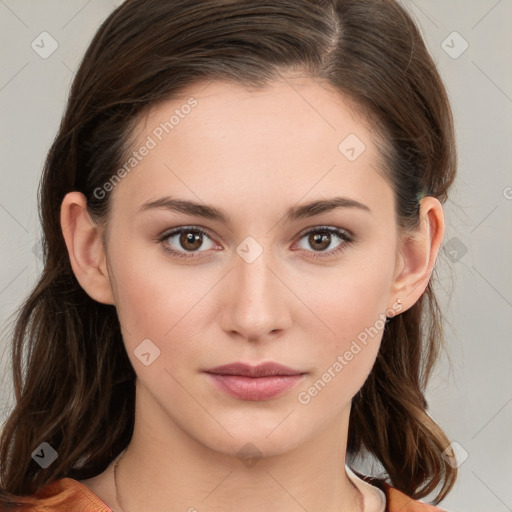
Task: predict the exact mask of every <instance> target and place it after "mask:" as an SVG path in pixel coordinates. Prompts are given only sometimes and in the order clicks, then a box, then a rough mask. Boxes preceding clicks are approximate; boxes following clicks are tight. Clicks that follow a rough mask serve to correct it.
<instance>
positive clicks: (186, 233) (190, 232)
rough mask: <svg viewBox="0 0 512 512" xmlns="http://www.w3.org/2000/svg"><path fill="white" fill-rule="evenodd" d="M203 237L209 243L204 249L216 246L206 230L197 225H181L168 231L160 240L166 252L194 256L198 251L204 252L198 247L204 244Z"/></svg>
mask: <svg viewBox="0 0 512 512" xmlns="http://www.w3.org/2000/svg"><path fill="white" fill-rule="evenodd" d="M205 238H206V239H208V240H209V243H210V246H209V247H206V250H207V249H212V248H214V247H216V245H215V244H214V243H213V241H212V239H211V238H210V236H209V235H208V233H206V231H203V230H202V229H199V228H197V227H188V226H182V227H180V228H176V229H173V230H172V231H168V232H167V233H165V234H164V235H163V236H162V237H161V238H160V242H162V246H163V250H164V251H165V252H166V253H169V254H172V255H173V256H177V257H178V258H195V257H197V253H198V252H204V251H199V250H198V249H200V248H201V247H203V246H204V240H205ZM207 245H208V244H207ZM203 248H204V247H203ZM187 253H188V254H187Z"/></svg>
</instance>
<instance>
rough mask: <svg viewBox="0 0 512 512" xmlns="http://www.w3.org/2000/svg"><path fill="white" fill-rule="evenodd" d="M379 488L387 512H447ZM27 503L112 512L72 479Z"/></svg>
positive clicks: (34, 509) (36, 508) (31, 511)
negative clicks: (382, 494)
mask: <svg viewBox="0 0 512 512" xmlns="http://www.w3.org/2000/svg"><path fill="white" fill-rule="evenodd" d="M379 487H381V489H382V490H383V491H384V493H385V495H386V501H387V505H386V512H444V511H443V510H442V509H440V508H437V507H434V506H432V505H428V504H426V503H422V502H420V501H416V500H413V499H411V498H409V497H408V496H407V495H406V494H404V493H403V492H401V491H399V490H398V489H395V488H394V487H391V486H390V485H388V484H386V483H384V484H383V486H379ZM24 500H26V502H27V503H30V505H29V506H28V507H27V508H24V509H23V512H25V511H26V512H113V511H112V509H110V508H109V507H108V505H107V504H106V503H105V502H103V501H102V500H101V499H100V498H99V497H98V496H96V494H94V493H93V492H92V491H91V490H90V489H89V488H88V487H87V486H85V485H84V484H82V483H80V482H79V481H78V480H74V479H72V478H61V479H59V480H55V481H54V482H52V483H51V484H48V485H47V486H46V487H44V488H43V489H40V490H39V491H38V492H37V493H36V494H35V495H34V496H33V497H29V498H24Z"/></svg>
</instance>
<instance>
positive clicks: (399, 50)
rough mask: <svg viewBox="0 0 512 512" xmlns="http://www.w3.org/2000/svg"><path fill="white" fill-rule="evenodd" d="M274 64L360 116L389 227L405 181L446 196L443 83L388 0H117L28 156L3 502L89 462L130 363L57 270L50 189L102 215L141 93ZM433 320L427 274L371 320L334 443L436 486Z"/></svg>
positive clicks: (389, 471) (102, 445)
mask: <svg viewBox="0 0 512 512" xmlns="http://www.w3.org/2000/svg"><path fill="white" fill-rule="evenodd" d="M292 69H295V70H301V71H305V72H306V73H307V74H309V75H310V76H313V77H316V78H319V79H321V80H324V81H325V82H327V83H328V84H330V85H332V86H333V87H334V88H335V89H336V90H337V91H339V93H340V94H342V95H344V97H345V98H347V99H349V100H350V101H351V102H352V103H353V104H354V105H356V106H357V107H358V109H359V110H360V112H362V113H364V119H365V120H366V121H368V122H371V123H372V125H373V126H375V127H376V128H377V133H378V134H379V136H380V138H381V139H382V140H383V141H384V144H382V145H381V146H380V147H381V150H382V156H383V169H382V171H383V172H384V173H385V175H386V176H387V178H388V179H389V182H390V183H391V185H392V186H393V189H394V191H395V197H396V218H397V222H398V224H399V225H400V226H401V227H402V228H404V229H414V227H415V226H417V223H418V218H419V215H418V213H419V202H418V201H419V199H420V198H421V197H422V196H423V195H431V196H434V197H436V198H438V199H439V200H440V201H441V202H444V201H445V200H446V199H447V191H448V189H449V187H450V185H451V184H452V182H453V180H454V177H455V169H456V157H455V143H454V133H453V122H452V114H451V110H450V106H449V103H448V98H447V94H446V91H445V88H444V86H443V83H442V81H441V79H440V77H439V74H438V72H437V70H436V67H435V65H434V63H433V61H432V59H431V57H430V55H429V54H428V52H427V50H426V48H425V44H424V42H423V40H422V38H421V35H420V33H419V31H418V29H417V27H416V26H415V24H414V22H413V21H412V20H411V18H410V17H409V15H408V14H407V13H406V11H405V10H404V9H403V8H402V7H401V6H400V5H399V4H398V3H397V2H396V1H394V0H293V1H290V0H237V1H233V0H175V1H172V2H164V1H161V0H127V1H126V2H125V3H124V4H123V5H121V7H119V8H118V9H116V10H115V11H114V12H113V13H112V14H111V15H110V16H109V17H108V18H107V19H106V20H105V21H104V22H103V24H102V25H101V27H100V28H99V29H98V31H97V33H96V35H95V37H94V39H93V40H92V42H91V44H90V45H89V47H88V49H87V51H86V53H85V56H84V58H83V60H82V62H81V65H80V67H79V69H78V72H77V74H76V77H75V79H74V82H73V84H72V88H71V91H70V95H69V99H68V103H67V107H66V111H65V113H64V116H63V119H62V122H61V125H60V127H59V130H58V133H57V136H56V138H55V140H54V142H53V144H52V146H51V148H50V150H49V153H48V155H47V159H46V162H45V166H44V171H43V176H42V181H41V185H40V190H39V194H40V196H39V204H40V215H41V219H42V227H43V234H44V238H43V242H44V270H43V271H42V274H41V276H40V277H39V280H38V282H37V284H36V286H35V287H34V289H33V291H32V292H31V294H30V295H29V297H28V298H27V299H26V301H25V302H24V304H23V307H22V308H21V309H20V311H19V313H18V315H17V317H16V322H15V325H14V329H13V349H12V366H13V375H14V389H15V399H16V404H15V407H14V409H13V410H12V412H11V414H10V416H9V418H8V420H7V422H6V423H5V425H4V429H3V432H2V436H1V443H0V463H1V467H0V483H1V485H0V487H1V488H2V489H3V490H2V495H3V499H4V501H3V502H4V503H6V504H7V503H9V497H10V498H11V499H14V498H13V496H14V495H18V496H26V495H30V494H33V493H34V492H35V491H37V490H38V489H40V488H41V487H43V486H44V485H46V484H48V483H50V482H52V481H54V480H55V479H57V478H62V477H64V476H69V477H71V478H77V479H82V478H89V477H92V476H95V475H97V474H99V473H100V472H102V471H104V470H105V468H106V467H107V465H108V464H109V463H110V462H111V461H112V459H113V458H114V457H115V456H116V455H117V454H118V453H119V452H120V451H121V450H122V449H123V448H125V447H126V446H127V444H128V443H129V441H130V438H131V435H132V430H133V424H134V413H135V405H134V399H135V377H136V375H135V372H134V370H133V368H132V366H131V364H130V361H129V359H128V356H127V354H126V352H125V348H124V345H123V340H122V336H121V331H120V326H119V321H118V318H117V314H116V309H115V307H114V306H110V305H105V304H100V303H98V302H96V301H94V300H93V299H91V298H90V297H89V296H88V295H87V294H86V293H85V291H84V290H83V289H82V288H81V286H80V285H79V283H78V281H77V280H76V278H75V276H74V273H73V271H72V268H71V265H70V261H69V257H68V253H67V249H66V246H65V243H64V239H63V236H62V231H61V229H62V228H61V226H60V205H61V203H62V200H63V198H64V196H65V195H66V194H67V193H68V192H70V191H73V190H78V191H80V192H82V193H83V194H85V196H86V197H87V200H88V209H89V211H90V213H91V215H93V217H94V218H96V219H99V220H100V221H102V222H105V221H106V220H107V218H108V208H109V204H110V203H109V201H108V196H107V197H106V198H102V199H99V198H98V197H97V194H94V191H95V189H96V188H97V187H101V186H102V185H103V184H104V183H105V182H107V181H108V180H109V179H110V178H111V177H112V176H113V175H114V173H115V171H116V170H117V169H118V168H119V166H120V165H122V162H124V161H126V156H127V155H128V154H129V153H130V151H131V150H133V148H131V147H130V140H131V139H130V137H131V134H132V133H133V129H134V127H135V126H136V123H137V122H138V121H139V119H140V118H141V116H142V115H144V113H147V112H148V109H149V108H151V107H153V106H154V105H155V104H156V103H158V102H161V101H163V100H167V99H170V98H172V97H173V95H175V94H177V92H178V91H181V90H183V89H184V88H186V87H187V86H188V85H190V84H192V83H194V82H197V81H199V80H203V79H206V80H211V79H226V80H231V81H232V82H233V83H237V84H242V85H244V86H247V87H264V86H265V85H266V84H268V83H269V82H270V81H271V80H272V79H275V78H278V77H279V74H280V73H281V72H282V71H284V70H292ZM442 320H443V319H442V314H441V310H440V308H439V306H438V304H437V302H436V298H435V295H434V291H433V288H432V280H430V282H429V284H428V286H427V288H426V290H425V293H424V294H423V295H422V296H421V297H420V299H419V300H418V301H417V302H416V304H414V306H413V307H411V308H410V309H409V310H407V311H405V312H404V313H402V314H400V315H398V316H396V317H395V318H393V319H392V320H391V321H390V322H389V323H388V324H387V325H386V328H385V329H384V334H383V339H382V345H381V349H380V352H379V354H378V357H377V360H376V363H375V365H374V367H373V370H372V372H371V374H370V376H369V377H368V379H367V381H366V382H365V384H364V385H363V387H362V388H361V390H360V391H359V392H358V393H357V395H356V396H355V397H354V399H353V404H352V411H351V418H350V426H349V438H348V447H347V449H348V454H349V455H350V456H356V455H360V454H369V455H370V456H372V457H375V459H376V460H377V461H378V462H379V463H380V464H381V465H382V467H383V468H384V470H385V473H386V474H385V475H384V476H383V478H384V477H385V478H386V479H387V480H389V482H390V483H391V484H392V485H393V486H395V487H396V488H398V489H400V490H401V491H403V492H405V493H406V494H408V495H409V496H411V497H412V498H415V499H417V498H421V497H424V496H427V495H428V494H430V493H433V492H435V491H437V495H436V500H435V501H436V503H437V502H438V501H439V500H441V499H442V498H443V497H444V496H445V495H446V493H447V492H448V491H449V490H450V489H451V487H452V486H453V484H454V481H455V478H456V474H457V473H456V469H455V468H453V467H451V465H450V464H449V463H448V462H446V461H445V460H444V458H443V456H442V453H443V451H444V450H445V449H446V448H447V447H448V445H449V440H448V439H447V437H446V436H445V434H444V433H443V431H442V430H441V429H440V427H439V426H438V425H437V424H436V422H435V421H434V420H433V419H432V418H431V417H430V416H429V415H428V414H427V412H426V410H427V402H426V400H425V396H424V392H425V389H426V385H427V381H428V379H429V375H430V372H431V369H432V367H433V365H434V362H435V360H436V358H437V356H438V352H439V350H440V348H441V347H442V340H443V338H442ZM42 442H48V443H49V444H50V445H51V446H52V447H53V448H54V449H55V450H56V451H57V452H58V458H57V459H56V460H55V462H54V463H53V464H51V465H50V466H49V467H48V468H47V469H42V468H41V467H39V465H38V464H37V463H36V462H35V461H34V460H32V457H31V453H32V452H33V450H34V449H35V448H36V447H37V446H38V445H39V444H40V443H42ZM0 503H2V500H1V499H0ZM11 503H13V501H11Z"/></svg>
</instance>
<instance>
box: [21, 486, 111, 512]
mask: <svg viewBox="0 0 512 512" xmlns="http://www.w3.org/2000/svg"><path fill="white" fill-rule="evenodd" d="M20 501H21V502H23V507H21V508H18V509H14V510H16V511H17V510H19V511H20V512H64V511H68V512H112V510H111V509H110V508H109V507H108V506H107V504H106V503H104V502H103V501H102V500H101V499H100V498H99V497H98V496H96V495H95V494H94V493H93V492H92V491H91V490H90V489H89V488H88V487H86V486H85V485H83V484H82V483H80V482H79V481H78V480H74V479H72V478H61V479H59V480H55V481H54V482H52V483H51V484H48V485H46V486H45V487H43V488H42V489H40V490H39V491H37V492H36V493H35V494H34V495H33V496H29V497H23V498H21V499H20Z"/></svg>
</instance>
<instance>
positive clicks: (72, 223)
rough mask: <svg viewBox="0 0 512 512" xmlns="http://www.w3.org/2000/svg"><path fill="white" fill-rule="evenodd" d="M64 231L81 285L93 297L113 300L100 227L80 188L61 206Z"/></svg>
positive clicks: (74, 269)
mask: <svg viewBox="0 0 512 512" xmlns="http://www.w3.org/2000/svg"><path fill="white" fill-rule="evenodd" d="M60 223H61V229H62V234H63V235H64V240H65V242H66V247H67V249H68V254H69V260H70V262H71V267H72V269H73V272H74V274H75V276H76V278H77V280H78V282H79V283H80V286H81V287H82V288H83V289H84V290H85V292H86V293H87V294H88V295H89V296H90V297H91V298H93V299H94V300H96V301H98V302H102V303H103V304H114V297H113V294H112V288H111V285H110V281H109V277H108V270H107V262H106V254H105V249H104V246H103V240H102V238H101V234H102V232H101V229H100V227H99V226H97V225H96V224H95V223H94V222H93V221H92V220H91V217H90V215H89V213H88V212H87V199H86V198H85V196H84V195H83V194H82V193H81V192H69V193H68V194H66V196H65V197H64V199H63V201H62V204H61V208H60Z"/></svg>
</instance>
